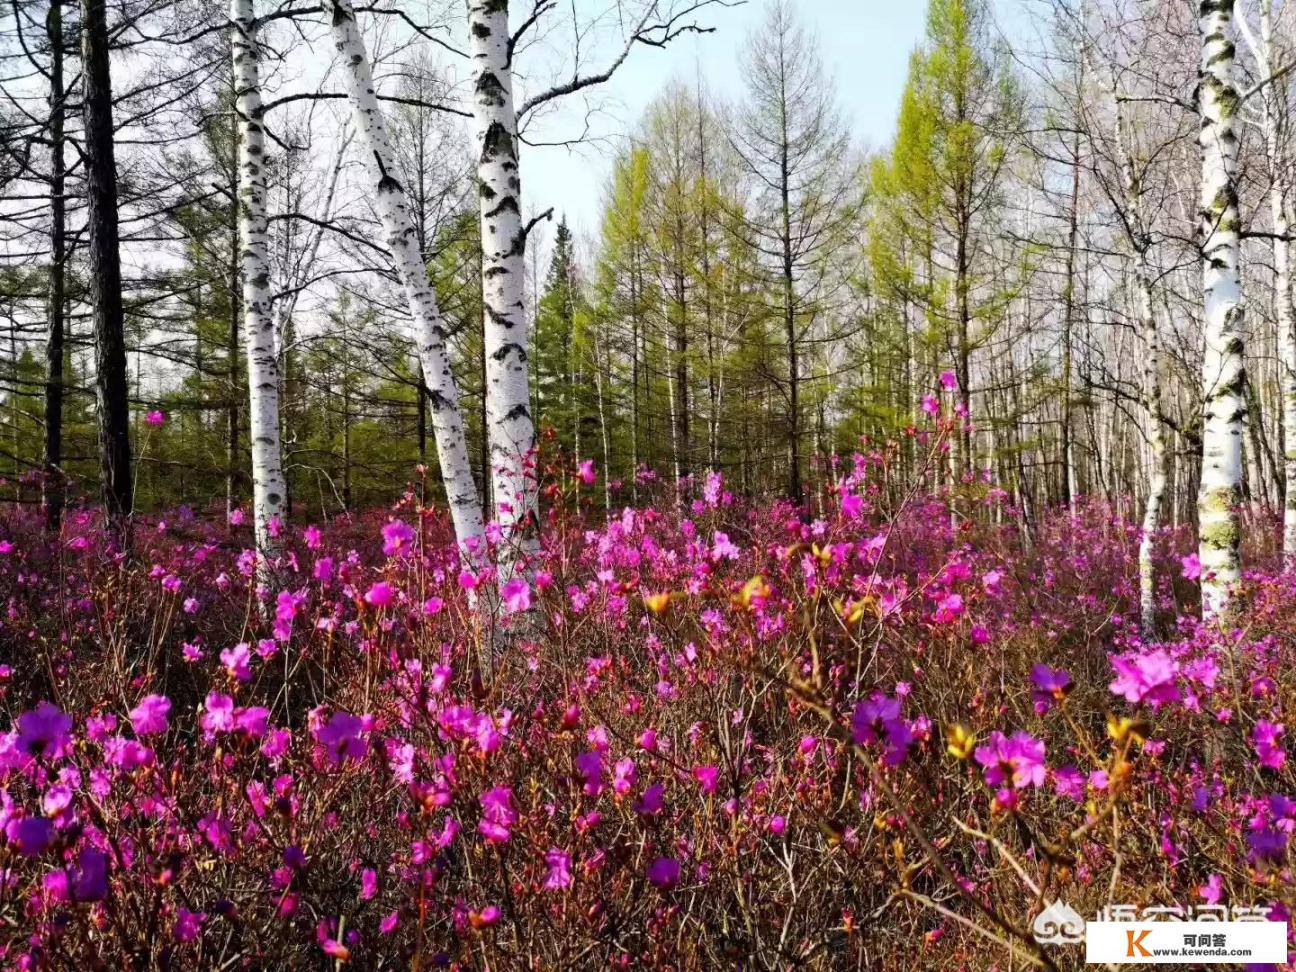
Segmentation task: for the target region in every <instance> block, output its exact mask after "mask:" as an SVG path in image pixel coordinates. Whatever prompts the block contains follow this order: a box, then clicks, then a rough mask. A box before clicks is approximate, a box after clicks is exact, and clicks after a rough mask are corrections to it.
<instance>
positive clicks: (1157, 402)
mask: <svg viewBox="0 0 1296 972" xmlns="http://www.w3.org/2000/svg"><path fill="white" fill-rule="evenodd" d="M1111 93H1112V105H1113V108H1114V111H1115V117H1116V140H1117V143H1118V145H1119V147H1120V165H1121V176H1122V181H1123V182H1124V183H1125V208H1126V211H1127V218H1126V221H1125V225H1126V226H1127V227H1129V235H1130V237H1131V239H1130V246H1131V249H1132V250H1133V251H1134V259H1135V267H1134V272H1135V276H1136V278H1137V280H1138V317H1139V323H1140V327H1141V330H1142V332H1143V375H1142V379H1143V382H1142V384H1143V406H1144V409H1145V411H1146V412H1147V423H1148V451H1149V453H1150V454H1151V455H1150V457H1149V463H1148V468H1147V472H1146V477H1147V496H1146V498H1145V500H1144V503H1145V505H1144V507H1143V532H1142V535H1141V537H1140V538H1139V551H1138V567H1139V617H1140V621H1141V624H1142V629H1143V634H1144V636H1145V637H1147V638H1152V637H1154V636H1155V633H1156V568H1155V566H1154V564H1153V560H1152V555H1153V552H1154V549H1155V540H1156V533H1157V531H1158V530H1159V529H1160V528H1161V519H1162V513H1161V509H1162V506H1163V505H1164V503H1165V493H1166V474H1167V461H1168V458H1169V452H1168V451H1167V449H1166V430H1165V423H1164V422H1163V421H1162V402H1161V334H1160V331H1159V330H1158V329H1157V318H1156V305H1155V304H1154V302H1153V292H1152V285H1153V270H1152V267H1151V266H1149V264H1148V246H1149V245H1150V240H1149V237H1148V233H1147V227H1146V226H1144V223H1143V193H1142V187H1141V186H1140V185H1139V180H1138V177H1137V176H1136V175H1135V169H1134V159H1133V158H1132V156H1131V155H1130V149H1129V143H1128V142H1127V140H1126V133H1125V112H1124V107H1123V104H1122V102H1121V97H1120V92H1119V91H1118V90H1117V88H1116V83H1115V79H1114V78H1113V81H1112V89H1111Z"/></svg>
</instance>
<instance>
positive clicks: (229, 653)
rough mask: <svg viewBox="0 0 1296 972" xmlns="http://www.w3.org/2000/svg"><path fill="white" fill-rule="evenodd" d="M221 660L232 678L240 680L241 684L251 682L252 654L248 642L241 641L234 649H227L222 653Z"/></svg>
mask: <svg viewBox="0 0 1296 972" xmlns="http://www.w3.org/2000/svg"><path fill="white" fill-rule="evenodd" d="M220 660H221V664H222V665H224V666H225V671H226V672H228V673H229V676H230V677H231V678H235V679H238V681H240V682H247V681H251V679H252V667H251V662H252V652H251V650H250V649H249V648H248V646H247V642H243V641H241V642H239V643H238V644H237V645H235V646H234V647H233V648H226V649H225V650H224V651H222V652H221V653H220Z"/></svg>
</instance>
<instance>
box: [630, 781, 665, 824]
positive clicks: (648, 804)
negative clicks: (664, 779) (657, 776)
mask: <svg viewBox="0 0 1296 972" xmlns="http://www.w3.org/2000/svg"><path fill="white" fill-rule="evenodd" d="M665 793H666V787H664V786H663V785H662V784H660V783H654V784H653V785H652V786H650V787H648V789H646V790H644V791H643V796H641V797H640V798H639V799H638V800H636V801H635V803H634V810H635V813H638V814H642V815H643V816H645V817H654V816H656V815H657V814H659V813H661V811H662V806H663V805H664V804H665V800H664V799H663V797H664V796H665Z"/></svg>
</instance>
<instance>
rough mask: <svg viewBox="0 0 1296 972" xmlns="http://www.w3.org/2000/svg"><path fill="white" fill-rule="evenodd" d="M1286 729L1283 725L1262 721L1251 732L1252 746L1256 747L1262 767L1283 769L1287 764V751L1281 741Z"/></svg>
mask: <svg viewBox="0 0 1296 972" xmlns="http://www.w3.org/2000/svg"><path fill="white" fill-rule="evenodd" d="M1284 731H1285V730H1284V728H1283V725H1282V723H1280V722H1279V723H1274V722H1268V721H1266V720H1264V719H1261V720H1260V721H1259V722H1257V723H1256V724H1255V728H1254V729H1252V730H1251V745H1252V746H1254V747H1255V751H1256V756H1257V757H1258V758H1259V760H1260V765H1261V766H1263V767H1265V768H1266V769H1274V770H1276V769H1282V767H1283V764H1284V763H1286V762H1287V750H1286V749H1284V748H1283V745H1282V743H1281V742H1280V741H1279V740H1280V738H1281V736H1282V734H1283V732H1284Z"/></svg>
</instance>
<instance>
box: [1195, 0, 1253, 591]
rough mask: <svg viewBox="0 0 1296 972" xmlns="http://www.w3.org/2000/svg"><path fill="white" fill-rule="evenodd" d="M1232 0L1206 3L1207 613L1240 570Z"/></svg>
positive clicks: (1202, 526) (1241, 380) (1203, 502)
mask: <svg viewBox="0 0 1296 972" xmlns="http://www.w3.org/2000/svg"><path fill="white" fill-rule="evenodd" d="M1232 17H1233V0H1202V4H1201V32H1202V58H1201V86H1200V96H1199V97H1200V104H1201V135H1200V139H1201V149H1202V185H1201V201H1202V203H1201V209H1202V212H1201V219H1202V236H1203V246H1202V253H1203V257H1204V265H1203V273H1202V290H1203V293H1204V295H1205V325H1204V330H1205V335H1204V337H1205V353H1204V355H1203V358H1202V396H1203V408H1204V419H1205V421H1204V428H1203V436H1202V447H1203V456H1202V477H1201V490H1200V492H1199V494H1198V497H1197V516H1198V522H1199V539H1198V543H1199V556H1200V558H1201V569H1202V613H1203V615H1204V616H1208V617H1209V616H1216V615H1219V614H1221V613H1223V611H1224V610H1225V609H1226V607H1227V605H1228V601H1229V596H1230V593H1231V590H1232V588H1233V586H1234V585H1235V584H1236V583H1237V581H1238V579H1239V577H1240V576H1241V563H1240V557H1239V547H1240V545H1241V522H1240V518H1239V514H1238V504H1239V502H1240V499H1241V482H1242V433H1243V429H1244V427H1245V423H1246V400H1245V397H1244V396H1243V390H1244V388H1245V380H1246V371H1245V366H1244V363H1243V348H1244V343H1243V332H1242V313H1243V309H1242V285H1241V278H1240V276H1239V266H1238V260H1239V256H1240V252H1239V250H1240V247H1239V229H1240V224H1239V216H1238V199H1237V185H1236V170H1237V133H1236V132H1235V130H1234V128H1235V115H1236V112H1237V105H1238V92H1237V89H1236V87H1234V83H1233V61H1234V50H1233V41H1232V39H1231V38H1230V36H1229V33H1230V21H1231V20H1232Z"/></svg>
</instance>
